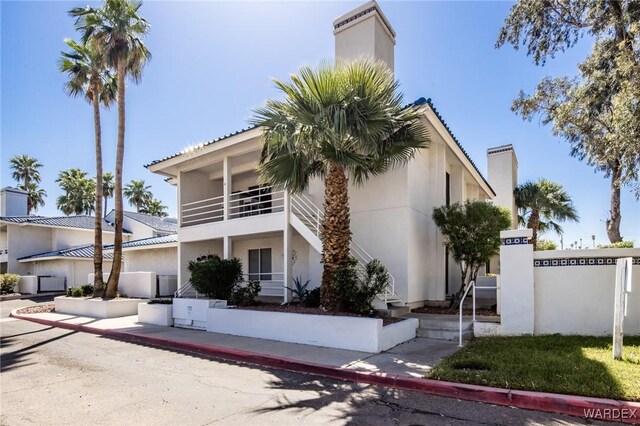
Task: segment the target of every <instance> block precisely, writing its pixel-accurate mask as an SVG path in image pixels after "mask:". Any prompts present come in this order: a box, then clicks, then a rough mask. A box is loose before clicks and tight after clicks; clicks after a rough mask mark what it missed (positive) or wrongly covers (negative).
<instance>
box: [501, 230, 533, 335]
mask: <svg viewBox="0 0 640 426" xmlns="http://www.w3.org/2000/svg"><path fill="white" fill-rule="evenodd" d="M532 235H533V231H532V230H531V229H515V230H510V231H502V232H500V239H501V240H502V245H501V246H500V290H499V291H500V323H501V324H502V333H503V334H505V335H519V334H533V333H534V331H535V330H534V324H535V303H534V299H535V291H534V279H533V245H532V244H531V243H530V241H529V240H530V239H531V236H532Z"/></svg>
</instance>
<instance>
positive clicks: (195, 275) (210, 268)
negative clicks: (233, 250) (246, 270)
mask: <svg viewBox="0 0 640 426" xmlns="http://www.w3.org/2000/svg"><path fill="white" fill-rule="evenodd" d="M189 272H191V283H192V284H193V287H194V288H195V289H196V290H197V291H198V293H202V294H204V295H206V296H207V297H210V298H212V299H222V300H228V299H229V297H230V296H231V293H232V291H233V289H234V287H235V286H236V285H237V284H238V283H239V282H240V281H241V280H242V262H240V259H237V258H235V257H234V258H233V259H222V258H220V256H218V255H216V254H213V255H209V256H202V257H199V258H197V259H196V260H195V261H191V262H189Z"/></svg>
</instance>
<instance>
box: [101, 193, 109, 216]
mask: <svg viewBox="0 0 640 426" xmlns="http://www.w3.org/2000/svg"><path fill="white" fill-rule="evenodd" d="M108 201H109V197H104V215H103V216H102V217H107V202H108Z"/></svg>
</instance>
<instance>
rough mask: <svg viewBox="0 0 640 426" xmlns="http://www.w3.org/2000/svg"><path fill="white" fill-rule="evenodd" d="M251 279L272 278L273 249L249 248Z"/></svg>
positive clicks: (266, 279)
mask: <svg viewBox="0 0 640 426" xmlns="http://www.w3.org/2000/svg"><path fill="white" fill-rule="evenodd" d="M249 280H251V281H269V280H271V249H270V248H263V249H255V250H249Z"/></svg>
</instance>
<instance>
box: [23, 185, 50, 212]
mask: <svg viewBox="0 0 640 426" xmlns="http://www.w3.org/2000/svg"><path fill="white" fill-rule="evenodd" d="M18 189H22V190H23V191H26V192H27V212H28V213H30V212H31V211H34V212H35V211H38V207H40V206H44V197H46V196H47V191H45V190H44V189H42V188H39V187H38V184H37V183H35V182H29V185H27V186H25V185H24V184H20V185H18Z"/></svg>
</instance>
